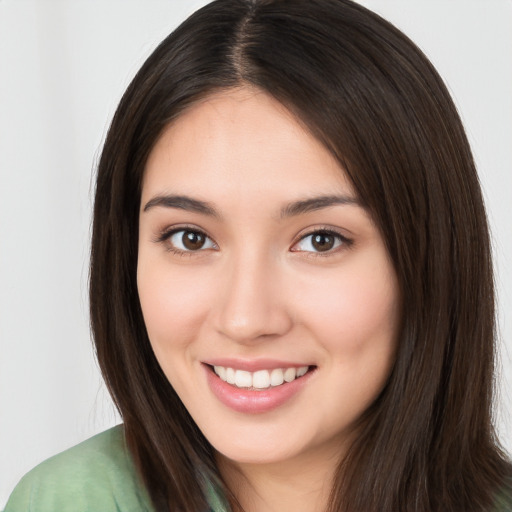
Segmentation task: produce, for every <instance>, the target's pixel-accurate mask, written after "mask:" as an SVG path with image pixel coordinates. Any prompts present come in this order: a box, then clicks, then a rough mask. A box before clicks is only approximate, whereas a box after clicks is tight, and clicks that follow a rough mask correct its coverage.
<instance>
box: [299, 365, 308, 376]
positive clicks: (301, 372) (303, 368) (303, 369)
mask: <svg viewBox="0 0 512 512" xmlns="http://www.w3.org/2000/svg"><path fill="white" fill-rule="evenodd" d="M307 372H308V366H301V367H300V368H297V377H302V376H303V375H306V373H307Z"/></svg>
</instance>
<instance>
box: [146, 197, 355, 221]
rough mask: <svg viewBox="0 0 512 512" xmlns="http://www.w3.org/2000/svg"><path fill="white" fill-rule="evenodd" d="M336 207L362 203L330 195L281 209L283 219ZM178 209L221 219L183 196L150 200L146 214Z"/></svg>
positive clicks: (201, 203)
mask: <svg viewBox="0 0 512 512" xmlns="http://www.w3.org/2000/svg"><path fill="white" fill-rule="evenodd" d="M335 205H354V206H361V202H360V201H359V200H358V199H356V198H355V197H351V196H345V195H328V196H319V197H312V198H310V199H303V200H300V201H294V202H292V203H289V204H287V205H286V206H284V207H283V208H282V209H281V218H282V219H284V218H288V217H295V216H297V215H302V214H304V213H309V212H313V211H315V210H321V209H323V208H328V207H330V206H335ZM157 206H159V207H164V208H177V209H180V210H186V211H189V212H195V213H201V214H203V215H208V216H210V217H216V218H221V215H220V214H219V213H218V212H217V210H216V209H215V208H214V207H213V206H212V205H211V204H210V203H208V202H206V201H201V200H199V199H193V198H191V197H188V196H182V195H162V196H156V197H154V198H153V199H150V200H149V201H148V202H147V203H146V204H145V206H144V210H143V211H144V212H147V211H148V210H150V209H152V208H155V207H157Z"/></svg>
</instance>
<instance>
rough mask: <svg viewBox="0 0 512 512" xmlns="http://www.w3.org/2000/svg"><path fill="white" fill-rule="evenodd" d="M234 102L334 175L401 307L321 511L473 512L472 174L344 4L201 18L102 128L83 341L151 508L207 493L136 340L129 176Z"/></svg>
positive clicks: (478, 415)
mask: <svg viewBox="0 0 512 512" xmlns="http://www.w3.org/2000/svg"><path fill="white" fill-rule="evenodd" d="M243 84H251V85H253V86H256V87H258V88H260V89H261V90H263V91H265V92H266V93H268V94H270V95H272V96H273V97H275V98H276V99H277V100H278V101H280V102H281V103H282V104H284V105H285V106H286V107H287V108H288V109H289V110H290V111H291V112H293V113H294V114H295V115H296V116H297V118H298V119H300V120H301V122H303V123H304V124H305V125H306V126H307V127H308V128H309V130H310V131H311V133H312V134H313V135H315V136H316V137H317V138H318V139H319V140H320V141H321V142H322V143H323V144H324V145H325V146H326V147H327V148H328V149H329V150H330V151H331V152H332V153H333V154H334V155H335V157H336V158H338V160H339V162H340V164H341V165H342V166H343V168H344V169H345V170H346V172H347V174H348V175H349V177H350V179H351V180H352V183H353V185H354V188H355V190H356V192H357V193H358V195H359V197H360V198H361V199H362V200H363V202H364V204H365V206H366V207H367V208H368V209H369V211H370V212H371V214H372V215H373V219H374V220H375V222H376V223H377V225H378V227H379V228H380V231H381V233H382V236H383V238H384V240H385V243H386V245H387V249H388V251H389V254H390V257H391V259H392V261H393V264H394V268H395V271H396V274H397V276H398V281H399V284H400V288H401V293H402V297H403V312H402V325H401V334H400V339H399V348H398V353H397V358H396V363H395V365H394V368H393V371H392V373H391V376H390V378H389V381H388V382H387V384H386V386H385V388H384V389H383V391H382V393H381V394H380V396H379V397H378V398H377V399H376V401H375V402H374V403H373V404H372V406H371V407H370V408H369V409H368V410H367V411H366V413H365V414H364V417H363V418H361V421H360V430H359V432H360V434H359V437H358V438H357V440H356V441H355V443H354V444H353V446H352V448H351V450H350V451H349V453H348V454H347V456H346V457H345V458H344V460H343V461H340V466H339V471H338V474H337V476H336V479H335V484H334V487H333V489H332V494H331V500H330V505H329V510H331V511H346V512H348V511H351V512H353V511H364V512H372V511H374V512H377V511H378V512H382V511H393V512H399V511H407V512H411V511H415V512H423V511H425V512H426V511H443V512H449V511H487V510H491V506H492V502H493V496H494V495H495V493H496V492H498V490H499V489H500V488H504V486H505V480H506V478H507V475H510V466H509V465H508V462H507V461H506V457H505V456H504V454H503V453H502V452H501V451H500V449H499V446H498V444H497V440H496V438H495V434H494V431H493V426H492V415H491V412H492V399H493V370H494V339H495V336H494V334H495V333H494V290H493V273H492V265H491V259H490V249H489V235H488V227H487V221H486V213H485V210H484V206H483V201H482V196H481V191H480V187H479V182H478V178H477V174H476V170H475V165H474V162H473V158H472V155H471V151H470V148H469V145H468V141H467V139H466V136H465V133H464V130H463V127H462V124H461V121H460V119H459V116H458V114H457V111H456V109H455V107H454V104H453V102H452V100H451V98H450V95H449V93H448V91H447V89H446V87H445V86H444V84H443V82H442V80H441V79H440V77H439V76H438V74H437V72H436V71H435V70H434V68H433V67H432V65H431V64H430V62H429V61H428V60H427V58H426V57H425V56H424V55H423V54H422V52H421V51H420V50H419V49H418V48H417V47H416V46H415V45H414V44H413V43H412V42H411V41H410V40H409V39H408V38H407V37H406V36H404V35H403V34H402V33H401V32H400V31H398V30H397V29H396V28H395V27H393V26H392V25H391V24H389V23H388V22H386V21H385V20H383V19H382V18H380V17H379V16H377V15H376V14H374V13H372V12H371V11H368V10H367V9H365V8H363V7H361V6H359V5H357V4H355V3H353V2H351V1H349V0H217V1H215V2H212V3H211V4H209V5H207V6H206V7H204V8H203V9H200V10H199V11H197V12H196V13H195V14H193V15H192V16H191V17H190V18H189V19H188V20H186V21H185V22H184V23H183V24H182V25H181V26H180V27H178V28H177V29H176V30H175V31H174V32H173V33H172V34H171V35H170V36H168V37H167V38H166V39H165V40H164V41H163V42H162V43H161V44H160V46H159V47H158V48H157V49H156V50H155V51H154V53H153V54H152V55H151V56H150V57H149V58H148V60H147V61H146V63H145V64H144V65H143V67H142V68H141V70H140V71H139V72H138V74H137V75H136V77H135V78H134V80H133V81H132V83H131V84H130V86H129V87H128V90H127V91H126V93H125V94H124V96H123V98H122V100H121V102H120V105H119V107H118V109H117V112H116V114H115V116H114V119H113V121H112V125H111V127H110V130H109V132H108V136H107V139H106V142H105V145H104V148H103V152H102V155H101V160H100V163H99V168H98V176H97V185H96V199H95V206H94V227H93V239H92V260H91V277H90V307H91V323H92V329H93V334H94V340H95V344H96V350H97V356H98V360H99V364H100V367H101V370H102V372H103V375H104V378H105V380H106V383H107V385H108V387H109V390H110V392H111V394H112V397H113V399H114V401H115V403H116V405H117V407H118V408H119V411H120V413H121V415H122V417H123V420H124V425H125V433H126V438H127V440H128V444H129V447H130V450H131V452H132V454H133V457H134V460H135V463H136V465H137V467H138V469H139V471H140V473H141V475H142V478H143V479H144V482H145V484H146V486H147V489H148V491H149V493H150V495H151V497H152V499H153V502H154V504H155V507H156V508H157V510H172V511H178V510H182V511H199V510H202V509H203V508H204V507H205V498H204V496H203V494H204V485H205V480H210V481H213V482H217V483H220V482H221V480H220V477H219V475H218V471H217V468H216V465H215V459H214V453H213V448H212V447H211V445H210V444H209V443H208V441H207V440H206V439H205V438H204V436H203V435H202V433H201V432H200V431H199V429H198V428H197V426H196V425H195V423H194V421H193V420H192V418H191V417H190V415H189V414H188V412H187V410H186V409H185V407H184V406H183V404H182V403H181V401H180V400H179V398H178V397H177V395H176V393H175V392H174V390H173V388H172V387H171V385H170V384H169V382H168V380H167V379H166V377H165V375H164V374H163V372H162V370H161V369H160V367H159V365H158V363H157V361H156V358H155V356H154V355H153V352H152V349H151V345H150V342H149V340H148V336H147V333H146V329H145V326H144V322H143V318H142V314H141V309H140V304H139V299H138V293H137V286H136V267H137V244H138V212H139V206H140V195H141V181H142V175H143V172H144V167H145V162H146V159H147V157H148V154H149V152H150V151H151V149H152V147H153V146H154V144H155V142H156V140H157V139H158V137H159V135H160V133H161V132H162V130H163V128H164V127H165V126H167V125H168V124H169V123H171V122H172V121H173V119H176V118H177V117H178V116H179V115H180V114H181V113H183V112H184V111H185V110H186V109H187V107H189V106H190V105H192V104H193V103H194V102H196V101H197V100H198V99H199V98H202V97H204V96H206V95H208V94H211V93H212V92H214V91H216V90H219V89H228V88H231V87H236V86H239V85H243ZM226 491H227V492H228V493H229V490H226Z"/></svg>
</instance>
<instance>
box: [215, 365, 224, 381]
mask: <svg viewBox="0 0 512 512" xmlns="http://www.w3.org/2000/svg"><path fill="white" fill-rule="evenodd" d="M213 370H214V371H215V373H216V374H217V375H218V376H219V377H220V378H221V379H222V380H224V381H225V380H226V368H224V366H214V367H213Z"/></svg>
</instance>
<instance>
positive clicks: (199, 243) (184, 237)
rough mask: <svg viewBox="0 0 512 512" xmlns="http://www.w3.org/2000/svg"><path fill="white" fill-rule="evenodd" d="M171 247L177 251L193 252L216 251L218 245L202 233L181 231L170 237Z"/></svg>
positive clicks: (189, 230)
mask: <svg viewBox="0 0 512 512" xmlns="http://www.w3.org/2000/svg"><path fill="white" fill-rule="evenodd" d="M168 240H169V243H170V245H171V246H172V247H173V249H174V250H176V251H181V252H193V251H200V250H204V249H214V248H216V245H215V244H214V242H213V240H211V238H209V237H207V236H206V235H205V234H204V233H202V232H201V231H195V230H192V229H180V230H177V231H175V232H174V233H172V235H171V236H169V237H168Z"/></svg>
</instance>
